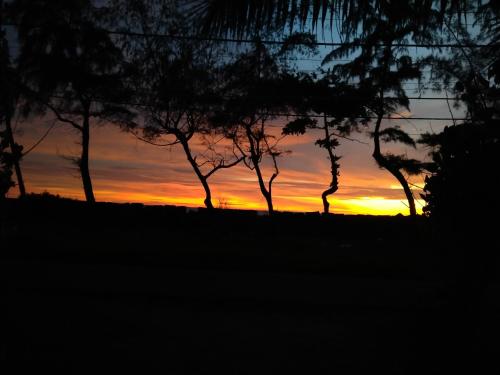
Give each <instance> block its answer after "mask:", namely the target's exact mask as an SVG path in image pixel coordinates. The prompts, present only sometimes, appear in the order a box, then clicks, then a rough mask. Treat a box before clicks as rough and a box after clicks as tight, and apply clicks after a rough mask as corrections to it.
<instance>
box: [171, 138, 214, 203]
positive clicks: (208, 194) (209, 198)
mask: <svg viewBox="0 0 500 375" xmlns="http://www.w3.org/2000/svg"><path fill="white" fill-rule="evenodd" d="M176 137H177V139H178V140H179V142H180V143H181V145H182V148H183V149H184V153H185V154H186V157H187V160H188V161H189V164H191V167H192V168H193V170H194V173H196V176H197V177H198V179H199V180H200V182H201V185H202V186H203V189H204V190H205V200H204V201H203V203H204V204H205V207H206V208H207V209H208V210H210V211H212V210H213V209H214V206H213V204H212V192H211V191H210V185H208V178H207V177H206V176H205V175H204V174H203V173H202V172H201V170H200V167H199V166H198V163H196V160H195V158H193V155H192V154H191V149H190V148H189V140H188V139H187V138H186V136H185V135H184V134H182V133H180V132H179V133H176Z"/></svg>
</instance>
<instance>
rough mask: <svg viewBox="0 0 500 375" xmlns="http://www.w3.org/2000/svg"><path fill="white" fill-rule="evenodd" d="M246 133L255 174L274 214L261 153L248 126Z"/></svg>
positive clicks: (269, 208) (268, 208)
mask: <svg viewBox="0 0 500 375" xmlns="http://www.w3.org/2000/svg"><path fill="white" fill-rule="evenodd" d="M246 134H247V138H248V142H249V144H250V158H251V160H252V164H253V167H254V169H255V174H256V175H257V180H258V181H259V188H260V192H261V193H262V195H263V196H264V199H265V200H266V203H267V210H268V212H269V214H270V215H272V214H273V213H274V207H273V197H272V195H271V189H269V190H267V188H266V184H265V183H264V177H263V176H262V171H261V170H260V166H259V163H260V161H259V155H257V150H256V147H255V144H254V139H253V136H252V130H251V129H250V127H248V126H247V127H246ZM273 176H274V175H273ZM273 179H274V178H272V179H271V180H270V184H269V187H271V184H272V180H273Z"/></svg>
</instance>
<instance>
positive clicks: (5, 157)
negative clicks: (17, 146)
mask: <svg viewBox="0 0 500 375" xmlns="http://www.w3.org/2000/svg"><path fill="white" fill-rule="evenodd" d="M8 147H9V141H8V139H7V137H6V131H5V130H0V200H2V199H4V198H5V195H6V194H7V192H8V191H9V189H10V188H11V187H13V186H14V182H13V181H12V164H13V163H12V159H13V157H12V155H11V153H10V152H8V151H7V149H8Z"/></svg>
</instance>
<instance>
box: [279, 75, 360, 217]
mask: <svg viewBox="0 0 500 375" xmlns="http://www.w3.org/2000/svg"><path fill="white" fill-rule="evenodd" d="M298 87H299V89H298V91H299V92H300V93H301V96H300V99H299V102H297V103H295V104H294V105H293V107H294V109H295V111H297V112H298V113H301V114H302V116H301V117H299V118H297V119H296V120H293V121H291V122H289V123H288V124H286V126H285V127H284V128H283V133H284V134H295V135H301V134H304V133H305V132H306V131H307V130H308V129H316V130H319V131H320V132H321V134H322V136H321V138H319V139H318V140H316V145H317V146H319V147H321V148H323V149H325V150H326V151H327V153H328V160H329V161H330V173H331V182H330V185H329V186H328V188H327V189H326V190H325V191H323V193H322V194H321V199H322V201H323V212H324V213H325V214H328V213H329V212H330V203H329V202H328V196H330V195H332V194H334V193H335V192H336V191H337V190H338V188H339V176H340V164H339V161H340V159H341V157H340V156H338V155H337V154H336V152H335V149H336V148H337V147H338V146H339V145H340V142H339V139H340V138H343V139H349V140H351V139H350V138H349V137H348V135H349V134H350V133H351V131H352V130H355V129H357V128H358V125H360V124H366V121H367V120H363V117H366V113H365V112H366V111H365V107H364V103H363V101H362V100H360V99H358V100H353V98H360V97H359V95H357V94H358V93H357V89H356V88H355V87H353V86H352V85H349V84H347V83H345V82H341V81H340V80H339V78H338V77H336V76H335V75H333V74H331V72H326V74H325V75H324V77H323V78H321V79H319V80H317V79H315V75H314V76H309V75H305V77H302V78H301V80H300V85H299V86H298ZM309 114H312V116H309ZM318 115H323V121H322V122H319V121H318V120H316V118H314V117H313V116H318Z"/></svg>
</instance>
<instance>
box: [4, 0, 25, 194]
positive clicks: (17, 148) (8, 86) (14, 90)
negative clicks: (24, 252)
mask: <svg viewBox="0 0 500 375" xmlns="http://www.w3.org/2000/svg"><path fill="white" fill-rule="evenodd" d="M4 23H5V10H4V4H3V1H0V87H1V91H0V123H4V124H5V130H4V138H5V141H6V142H7V145H8V147H9V149H10V155H11V159H12V163H13V166H14V170H15V173H16V178H17V186H18V188H19V194H20V195H21V196H25V195H26V188H25V186H24V179H23V174H22V171H21V158H22V146H21V145H19V144H18V143H16V141H15V139H14V131H13V129H12V119H13V117H14V115H15V112H16V107H17V102H18V99H19V96H20V90H21V87H20V82H19V79H18V78H19V77H18V74H17V71H16V69H15V68H14V67H13V65H12V63H11V58H10V51H9V42H8V40H7V38H6V35H5V31H4V30H3V25H4Z"/></svg>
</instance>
